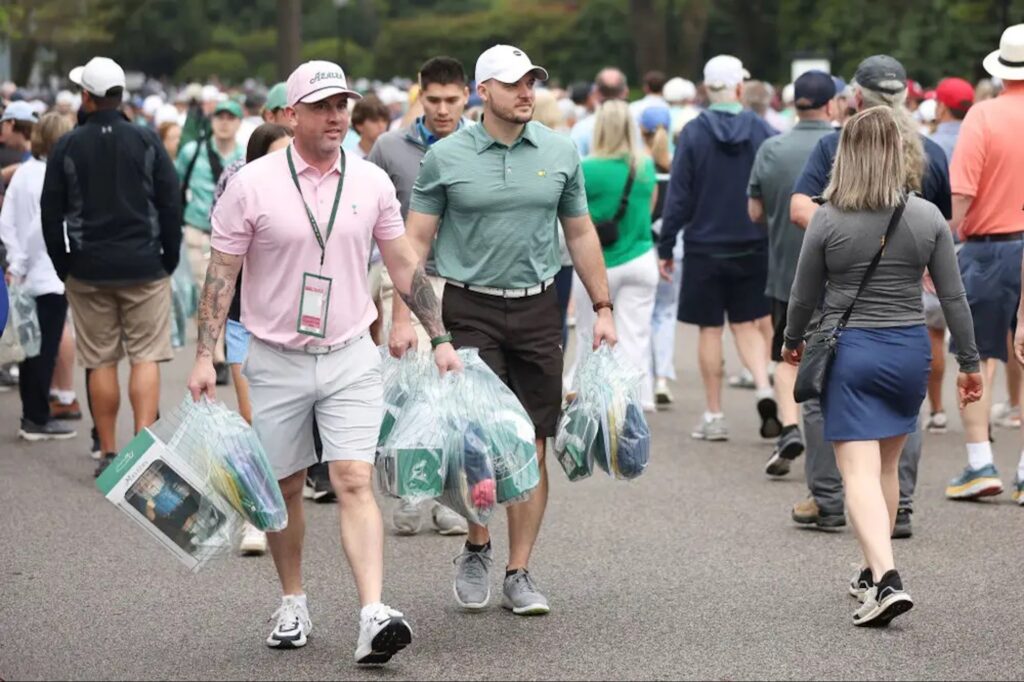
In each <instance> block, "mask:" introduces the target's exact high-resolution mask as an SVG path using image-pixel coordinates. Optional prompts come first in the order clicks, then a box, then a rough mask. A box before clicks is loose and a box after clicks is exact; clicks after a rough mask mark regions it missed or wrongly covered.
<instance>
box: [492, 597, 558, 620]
mask: <svg viewBox="0 0 1024 682" xmlns="http://www.w3.org/2000/svg"><path fill="white" fill-rule="evenodd" d="M501 608H503V609H507V610H509V611H511V612H512V613H514V614H515V615H517V616H546V615H548V614H549V613H551V607H550V606H548V605H547V604H528V605H526V606H513V604H512V602H511V601H509V600H508V598H507V597H506V598H504V599H502V600H501Z"/></svg>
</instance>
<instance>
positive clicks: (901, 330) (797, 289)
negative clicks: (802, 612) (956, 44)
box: [783, 107, 982, 626]
mask: <svg viewBox="0 0 1024 682" xmlns="http://www.w3.org/2000/svg"><path fill="white" fill-rule="evenodd" d="M901 145H902V138H901V133H900V130H899V127H898V125H897V122H896V119H895V116H894V114H893V112H892V110H891V109H889V108H887V107H876V108H872V109H868V110H866V111H864V112H862V113H860V114H858V115H857V116H855V117H853V118H852V119H850V121H849V122H847V124H846V126H845V127H844V128H843V131H842V136H841V138H840V142H839V150H838V152H837V154H836V160H835V165H834V166H833V168H832V175H831V181H830V183H829V185H828V187H827V188H826V190H825V193H824V198H825V200H826V201H827V203H826V204H825V205H824V206H822V208H821V209H819V210H818V211H817V212H816V213H815V215H814V218H813V220H812V222H811V225H810V227H809V228H808V230H807V235H806V237H805V238H804V243H803V248H802V249H801V252H800V260H799V263H798V265H797V272H796V278H795V280H794V282H793V289H792V292H791V295H790V299H789V310H788V325H787V327H786V332H785V339H786V342H785V349H784V351H783V357H784V358H785V360H786V361H787V362H789V363H790V364H792V365H799V364H800V363H801V360H804V361H806V362H808V363H812V364H813V366H808V367H806V368H803V367H802V368H801V369H800V375H798V380H797V385H798V388H799V390H800V392H801V395H800V397H801V398H808V397H813V396H814V395H815V394H820V398H821V403H822V410H823V412H824V418H825V439H826V440H828V441H830V442H832V444H833V447H834V449H835V454H836V461H837V464H838V465H839V470H840V472H841V473H842V476H843V483H844V485H845V487H846V498H847V505H848V507H849V513H850V518H851V520H852V522H853V525H854V528H855V529H856V532H857V538H858V541H859V543H860V548H861V550H862V552H863V554H864V564H863V568H862V570H861V571H860V572H859V573H858V575H857V576H855V578H854V580H853V583H852V584H851V585H850V588H849V591H850V593H851V594H852V595H853V596H855V597H857V598H858V599H859V600H860V601H861V602H862V604H861V606H860V607H859V608H858V609H857V610H856V612H855V613H854V616H853V623H854V625H857V626H884V625H887V624H888V623H889V622H890V621H891V620H892V619H893V618H895V617H896V616H898V615H900V614H901V613H905V612H906V611H908V610H910V608H911V607H912V606H913V600H912V599H911V597H910V595H909V594H908V593H907V592H906V590H904V588H903V584H902V581H901V578H900V575H899V573H898V572H897V571H896V568H895V562H894V558H893V552H892V543H891V540H890V535H891V533H892V529H893V524H894V523H895V520H896V511H897V505H898V502H899V480H898V476H897V471H898V465H899V457H900V453H901V452H902V450H903V445H904V443H905V441H906V439H907V435H908V434H910V433H912V432H913V431H914V430H915V428H916V424H917V420H918V414H919V412H920V408H921V403H922V402H923V400H924V397H925V392H926V387H927V380H928V374H929V367H930V362H931V358H930V355H931V347H930V343H929V339H928V332H927V330H926V328H925V324H924V310H923V307H922V303H921V278H922V275H923V273H924V270H925V268H928V270H929V272H930V273H931V275H932V278H933V279H934V281H935V286H936V289H937V291H938V294H939V299H940V301H941V303H942V309H943V313H944V314H945V316H946V319H947V321H948V322H949V329H950V331H951V333H952V335H953V339H954V340H955V342H956V347H957V348H958V349H959V352H958V353H957V362H958V363H959V366H960V375H959V377H958V379H957V388H958V393H959V399H960V402H961V404H966V403H969V402H974V401H976V400H978V399H979V398H980V397H981V391H982V386H981V376H980V375H979V374H978V367H979V357H978V351H977V347H976V345H975V341H974V331H973V322H972V320H971V313H970V309H969V307H968V305H967V297H966V294H965V293H964V288H963V283H962V282H961V280H960V271H959V268H958V266H957V262H956V256H955V254H954V251H953V238H952V234H951V233H950V230H949V226H948V224H947V223H946V221H945V219H943V217H942V215H941V214H940V213H939V211H938V209H937V208H936V207H935V206H934V205H932V204H931V203H929V202H927V201H925V200H924V199H921V198H920V197H917V196H915V195H910V196H909V197H908V196H906V195H905V189H904V188H905V187H906V186H907V168H906V165H905V163H904V160H903V154H902V153H901ZM823 290H824V292H825V293H824V299H823V301H822V298H821V292H822V291H823ZM819 302H821V310H822V313H821V319H820V321H819V323H818V327H817V330H816V331H815V332H814V333H812V334H811V336H810V337H809V340H808V341H807V342H806V343H805V340H804V335H805V333H806V332H807V329H808V326H809V325H810V323H811V318H812V316H813V315H814V313H815V310H816V309H817V308H818V304H819ZM826 369H827V371H826Z"/></svg>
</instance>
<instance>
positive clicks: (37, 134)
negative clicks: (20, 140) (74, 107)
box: [32, 111, 73, 159]
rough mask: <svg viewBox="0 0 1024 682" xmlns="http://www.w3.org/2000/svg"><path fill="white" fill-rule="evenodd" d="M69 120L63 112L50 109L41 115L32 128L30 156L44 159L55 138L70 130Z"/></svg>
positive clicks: (55, 140) (53, 144) (52, 146)
mask: <svg viewBox="0 0 1024 682" xmlns="http://www.w3.org/2000/svg"><path fill="white" fill-rule="evenodd" d="M72 127H73V126H72V125H71V121H70V120H68V117H67V116H65V115H64V114H58V113H57V112H55V111H51V112H50V113H48V114H45V115H43V117H42V118H41V119H39V123H37V124H36V125H35V126H34V127H33V129H32V156H34V157H36V158H37V159H45V158H46V157H47V156H49V155H50V152H51V151H53V148H54V146H55V145H56V144H57V140H59V139H60V138H62V137H64V136H65V135H67V134H68V133H70V132H71V128H72Z"/></svg>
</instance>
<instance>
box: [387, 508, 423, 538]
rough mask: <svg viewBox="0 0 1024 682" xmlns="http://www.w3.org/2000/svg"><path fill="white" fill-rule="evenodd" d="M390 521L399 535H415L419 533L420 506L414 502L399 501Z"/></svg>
mask: <svg viewBox="0 0 1024 682" xmlns="http://www.w3.org/2000/svg"><path fill="white" fill-rule="evenodd" d="M391 521H392V523H394V524H395V532H396V533H398V534H399V535H416V533H418V532H420V506H419V505H418V504H416V503H415V502H410V501H408V500H399V501H398V506H397V507H395V513H394V515H393V516H392V517H391Z"/></svg>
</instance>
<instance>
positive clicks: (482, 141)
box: [470, 118, 538, 154]
mask: <svg viewBox="0 0 1024 682" xmlns="http://www.w3.org/2000/svg"><path fill="white" fill-rule="evenodd" d="M470 130H471V131H472V133H473V141H474V142H475V143H476V153H477V154H482V153H484V152H485V151H487V150H488V149H490V148H491V147H494V146H498V147H504V146H505V145H504V144H503V143H501V142H498V141H497V140H495V139H494V138H493V137H491V134H490V133H489V132H487V129H486V128H485V127H484V121H483V118H481V119H480V122H479V123H477V124H476V125H475V126H473V127H472V128H470ZM523 142H529V143H530V144H532V145H533V146H534V147H537V146H538V144H537V133H536V132H535V130H534V125H533V122H532V121H531V122H529V123H527V124H526V125H525V126H523V133H522V134H521V135H520V136H519V139H518V140H516V141H515V142H513V143H512V144H511V145H510V146H509V147H508V149H515V148H516V147H518V146H519V145H520V144H522V143H523Z"/></svg>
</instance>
